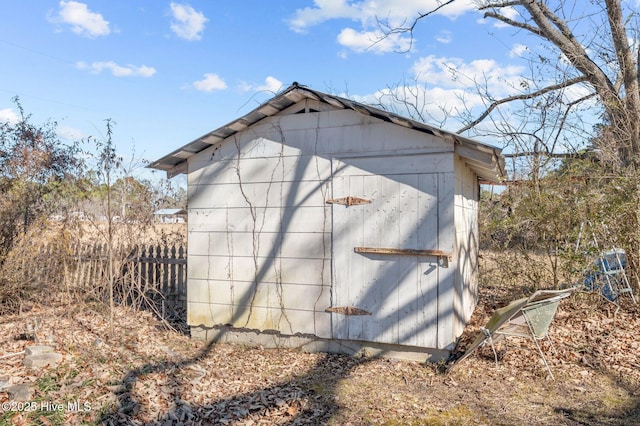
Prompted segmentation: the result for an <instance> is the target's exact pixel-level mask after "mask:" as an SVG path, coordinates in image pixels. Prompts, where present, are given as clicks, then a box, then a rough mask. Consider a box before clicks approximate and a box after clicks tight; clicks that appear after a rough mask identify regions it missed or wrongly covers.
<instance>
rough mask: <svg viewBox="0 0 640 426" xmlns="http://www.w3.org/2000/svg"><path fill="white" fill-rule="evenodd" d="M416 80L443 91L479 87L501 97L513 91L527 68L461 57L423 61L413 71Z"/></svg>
mask: <svg viewBox="0 0 640 426" xmlns="http://www.w3.org/2000/svg"><path fill="white" fill-rule="evenodd" d="M411 71H412V72H413V74H414V75H415V78H416V80H417V81H420V82H426V83H428V84H430V85H433V86H441V87H444V88H459V89H475V88H476V85H477V84H481V85H482V86H483V87H486V88H487V90H489V92H490V93H492V94H493V95H495V96H500V95H504V94H508V93H512V92H513V88H514V87H517V86H518V85H519V83H520V81H521V80H522V77H521V76H522V73H523V72H524V68H523V67H521V66H514V65H506V66H502V65H500V64H498V63H497V62H496V61H494V60H493V59H476V60H473V61H470V62H465V61H464V60H463V59H460V58H446V57H436V56H433V55H430V56H427V57H424V58H420V59H419V60H418V61H416V62H415V63H414V65H413V67H412V69H411Z"/></svg>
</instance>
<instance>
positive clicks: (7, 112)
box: [0, 108, 20, 124]
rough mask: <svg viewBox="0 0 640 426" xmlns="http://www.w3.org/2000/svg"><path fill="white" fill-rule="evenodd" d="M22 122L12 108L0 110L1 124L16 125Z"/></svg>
mask: <svg viewBox="0 0 640 426" xmlns="http://www.w3.org/2000/svg"><path fill="white" fill-rule="evenodd" d="M18 121H20V117H18V114H17V113H16V112H15V111H14V110H12V109H11V108H4V109H0V123H9V124H16V123H17V122H18Z"/></svg>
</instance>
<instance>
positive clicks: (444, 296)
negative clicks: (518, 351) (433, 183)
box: [437, 173, 457, 349]
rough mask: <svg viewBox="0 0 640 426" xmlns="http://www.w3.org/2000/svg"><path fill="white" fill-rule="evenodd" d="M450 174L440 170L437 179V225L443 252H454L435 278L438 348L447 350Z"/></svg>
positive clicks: (451, 288) (451, 273) (451, 287)
mask: <svg viewBox="0 0 640 426" xmlns="http://www.w3.org/2000/svg"><path fill="white" fill-rule="evenodd" d="M454 185H455V177H454V174H453V173H443V174H441V175H440V176H439V180H438V193H439V197H438V228H439V230H440V234H439V236H438V238H439V241H438V243H439V245H440V249H441V250H444V251H450V252H453V261H452V262H449V265H448V267H447V268H441V269H440V274H439V277H438V278H439V279H438V314H437V315H438V334H437V339H438V345H437V348H438V349H450V348H451V345H452V344H453V343H454V341H455V336H454V328H455V321H456V319H455V312H454V302H455V298H456V294H455V271H456V268H457V261H456V253H455V252H454V250H455V246H456V244H455V228H454V226H455V222H454V218H455V212H454Z"/></svg>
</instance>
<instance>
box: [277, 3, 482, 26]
mask: <svg viewBox="0 0 640 426" xmlns="http://www.w3.org/2000/svg"><path fill="white" fill-rule="evenodd" d="M313 3H314V5H313V6H312V7H305V8H304V9H298V10H296V12H295V14H294V15H293V17H292V18H291V19H289V20H288V23H289V28H290V29H291V30H293V31H296V32H305V31H306V30H307V29H308V28H310V27H312V26H314V25H318V24H321V23H322V22H325V21H329V20H332V19H350V20H353V21H359V22H361V23H362V26H363V27H364V28H372V27H375V26H377V20H378V19H382V20H385V21H386V22H388V23H389V24H391V25H392V26H398V25H401V24H402V23H406V22H408V21H410V20H411V19H413V18H415V17H416V16H417V15H418V14H419V13H425V12H427V11H431V10H435V9H436V8H437V7H438V5H439V4H440V3H441V1H440V0H377V1H371V0H362V1H351V0H314V2H313ZM474 9H475V6H474V5H473V2H472V0H466V1H465V0H459V1H455V2H453V3H452V4H450V5H447V6H445V7H443V8H442V9H440V10H439V11H438V12H437V14H439V15H444V16H448V17H450V18H455V17H457V16H460V15H462V14H464V13H465V12H468V11H470V10H474Z"/></svg>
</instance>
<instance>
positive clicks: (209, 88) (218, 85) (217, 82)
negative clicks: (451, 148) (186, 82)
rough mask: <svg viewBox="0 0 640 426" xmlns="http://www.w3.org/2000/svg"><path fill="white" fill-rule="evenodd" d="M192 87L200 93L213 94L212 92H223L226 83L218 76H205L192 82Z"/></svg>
mask: <svg viewBox="0 0 640 426" xmlns="http://www.w3.org/2000/svg"><path fill="white" fill-rule="evenodd" d="M193 87H195V88H196V89H197V90H200V91H201V92H213V91H214V90H225V89H226V88H227V83H225V81H224V80H223V79H222V78H220V77H219V76H218V74H205V75H204V78H203V79H202V80H198V81H194V82H193Z"/></svg>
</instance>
